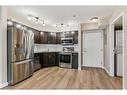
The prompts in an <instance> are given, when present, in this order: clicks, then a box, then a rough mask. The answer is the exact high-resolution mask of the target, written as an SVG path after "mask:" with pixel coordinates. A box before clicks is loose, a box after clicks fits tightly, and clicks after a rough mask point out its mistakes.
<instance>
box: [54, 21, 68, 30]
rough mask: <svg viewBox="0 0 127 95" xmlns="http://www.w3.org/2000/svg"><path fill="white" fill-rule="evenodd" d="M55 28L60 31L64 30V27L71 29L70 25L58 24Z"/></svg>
mask: <svg viewBox="0 0 127 95" xmlns="http://www.w3.org/2000/svg"><path fill="white" fill-rule="evenodd" d="M55 27H56V30H59V29H62V30H63V28H64V27H69V24H63V23H61V24H56V25H55Z"/></svg>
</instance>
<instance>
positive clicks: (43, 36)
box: [40, 31, 48, 44]
mask: <svg viewBox="0 0 127 95" xmlns="http://www.w3.org/2000/svg"><path fill="white" fill-rule="evenodd" d="M47 43H48V32H43V31H42V32H40V44H47Z"/></svg>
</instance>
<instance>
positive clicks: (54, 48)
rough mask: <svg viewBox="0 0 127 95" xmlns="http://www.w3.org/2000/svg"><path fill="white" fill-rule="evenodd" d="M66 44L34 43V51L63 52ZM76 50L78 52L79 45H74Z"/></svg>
mask: <svg viewBox="0 0 127 95" xmlns="http://www.w3.org/2000/svg"><path fill="white" fill-rule="evenodd" d="M63 47H65V46H62V45H55V44H52V45H49V44H34V53H38V52H62V49H63ZM72 47H74V51H75V52H78V45H73V46H72Z"/></svg>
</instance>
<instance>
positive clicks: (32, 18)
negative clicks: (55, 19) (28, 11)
mask: <svg viewBox="0 0 127 95" xmlns="http://www.w3.org/2000/svg"><path fill="white" fill-rule="evenodd" d="M28 20H30V21H33V22H34V23H36V24H42V26H45V22H44V20H42V19H40V18H39V17H36V16H33V15H28Z"/></svg>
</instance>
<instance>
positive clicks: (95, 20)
mask: <svg viewBox="0 0 127 95" xmlns="http://www.w3.org/2000/svg"><path fill="white" fill-rule="evenodd" d="M90 20H91V22H97V21H98V17H93V18H91V19H90Z"/></svg>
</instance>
